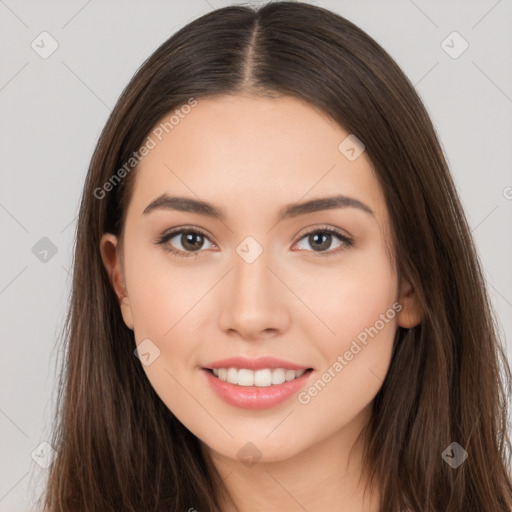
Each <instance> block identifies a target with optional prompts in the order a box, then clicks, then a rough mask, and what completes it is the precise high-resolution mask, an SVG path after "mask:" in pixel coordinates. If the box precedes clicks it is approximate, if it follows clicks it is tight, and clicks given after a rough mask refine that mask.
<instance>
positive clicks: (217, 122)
mask: <svg viewBox="0 0 512 512" xmlns="http://www.w3.org/2000/svg"><path fill="white" fill-rule="evenodd" d="M177 110H178V113H177V114H179V115H175V116H173V119H172V122H169V120H170V118H171V115H172V113H169V114H167V115H166V116H164V118H162V120H161V121H159V123H157V125H155V127H154V129H153V130H152V131H151V133H150V134H149V136H150V137H151V138H152V139H153V141H154V143H155V144H154V147H153V148H152V149H151V150H150V151H149V152H148V154H147V155H146V156H145V157H144V158H143V159H142V161H141V162H140V164H139V165H138V167H137V170H136V173H135V176H134V178H135V183H134V189H133V196H132V204H133V208H135V209H136V210H137V211H138V212H140V213H141V212H142V211H143V210H144V208H145V207H146V206H147V204H148V203H149V202H151V201H152V200H154V199H155V198H156V197H157V196H159V195H161V194H162V193H164V192H167V193H171V192H173V193H180V194H186V195H189V196H197V197H200V198H201V199H205V200H211V202H215V203H220V204H227V205H229V204H230V203H231V204H235V203H236V201H234V199H235V198H238V201H239V202H241V204H242V205H243V206H245V207H248V206H249V205H250V204H252V205H256V206H257V205H258V204H259V205H261V206H263V205H265V207H272V204H273V203H276V207H277V208H279V207H281V206H282V204H284V203H288V202H291V201H299V200H301V199H302V198H304V199H308V198H313V197H320V196H322V197H324V196H325V195H329V194H331V195H332V194H334V193H341V194H345V195H348V196H351V197H355V198H356V199H359V200H361V201H364V202H365V203H366V204H368V203H371V205H372V206H371V207H372V209H373V210H374V211H376V212H378V211H379V209H381V208H382V196H381V193H380V188H379V186H378V183H377V180H376V178H375V175H374V172H373V169H372V166H371V162H370V161H369V159H368V158H367V156H366V154H365V152H362V154H361V155H360V156H359V157H357V158H356V159H355V160H354V159H352V160H351V159H349V158H347V156H346V155H345V153H344V152H343V150H340V144H342V149H343V148H344V147H345V146H343V144H344V141H345V140H347V137H349V135H350V134H349V133H348V132H347V131H346V130H344V129H343V128H342V127H340V126H339V125H338V124H337V123H336V122H334V121H333V120H332V119H331V118H330V117H329V116H328V115H327V114H325V113H323V112H322V111H320V110H319V109H317V108H315V107H314V106H311V105H309V104H308V103H306V102H304V101H302V100H300V99H297V98H292V97H286V96H282V97H278V98H261V97H254V96H221V97H214V98H206V99H201V98H199V99H198V100H197V104H196V105H195V106H194V107H191V108H190V109H186V110H185V109H184V110H183V111H179V109H177ZM175 112H176V110H175ZM185 112H186V113H185ZM348 140H351V139H348ZM356 149H357V148H356ZM131 208H132V206H130V209H131Z"/></svg>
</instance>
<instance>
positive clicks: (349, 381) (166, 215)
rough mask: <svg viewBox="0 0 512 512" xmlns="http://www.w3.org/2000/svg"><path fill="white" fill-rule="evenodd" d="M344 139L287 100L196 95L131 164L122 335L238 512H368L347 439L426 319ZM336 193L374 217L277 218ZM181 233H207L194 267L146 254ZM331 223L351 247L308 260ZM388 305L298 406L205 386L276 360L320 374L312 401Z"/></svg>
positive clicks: (115, 260)
mask: <svg viewBox="0 0 512 512" xmlns="http://www.w3.org/2000/svg"><path fill="white" fill-rule="evenodd" d="M348 135H349V134H348V132H346V131H345V130H344V129H343V128H341V127H340V126H338V125H337V124H336V123H335V122H334V121H333V120H331V119H330V118H329V117H328V116H326V115H325V114H323V113H321V112H319V111H318V110H317V109H315V108H313V107H311V106H310V105H308V104H307V103H305V102H303V101H301V100H299V99H295V98H291V97H283V96H281V97H279V98H274V99H271V98H265V99H262V98H261V97H259V98H256V97H252V96H245V95H244V96H232V97H227V96H223V97H216V98H210V99H199V100H198V104H197V106H195V107H194V108H193V109H192V110H191V112H190V113H189V114H188V115H187V116H186V117H185V118H184V119H182V120H181V121H180V123H179V124H178V125H177V126H175V127H174V129H173V130H172V131H170V132H169V134H168V135H166V136H165V137H164V138H163V139H162V141H161V142H159V143H158V145H157V146H156V147H155V148H154V149H152V150H151V151H150V152H149V154H148V155H147V156H146V157H145V158H144V159H143V161H142V162H141V163H140V164H139V166H138V168H137V170H136V176H135V177H136V181H135V186H134V190H133V196H132V198H131V201H130V203H129V205H128V211H127V217H126V223H125V226H124V239H123V246H122V247H120V244H119V241H118V240H117V239H116V237H115V236H114V235H112V234H105V235H104V236H103V238H102V241H101V254H102V258H103V262H104V264H105V267H106V269H107V271H108V273H109V276H110V279H111V283H112V286H113V288H114V290H115V292H116V294H117V296H118V297H119V302H120V307H121V310H122V314H123V318H124V321H125V323H126V325H127V326H128V327H129V328H130V329H133V331H134V337H135V341H136V343H137V344H139V343H140V342H142V341H143V340H145V339H147V338H149V339H150V340H151V341H152V342H153V343H154V344H155V345H156V346H157V347H158V348H159V350H160V356H159V357H157V358H156V359H155V360H154V362H152V364H150V365H149V366H144V370H145V372H146V374H147V377H148V379H149V381H150V382H151V384H152V386H153V387H154V389H155V391H156V393H157V394H158V395H159V396H160V398H161V399H162V401H163V402H164V403H165V404H166V405H167V407H168V408H169V409H170V410H171V411H172V412H173V413H174V414H175V415H176V417H177V418H178V419H179V420H180V421H181V422H182V423H183V424H184V425H185V426H186V427H187V428H188V429H189V430H190V431H191V432H193V433H194V434H195V435H196V436H197V437H198V438H199V439H200V440H201V441H202V443H204V447H205V448H206V449H207V450H208V451H209V452H210V453H211V455H212V457H213V460H214V463H215V465H216V467H217V468H218V470H219V472H220V474H221V476H223V477H224V478H225V480H224V482H225V484H226V486H227V488H228V490H229V491H230V492H231V494H232V495H233V497H234V499H235V502H236V504H237V508H238V510H239V511H240V512H247V511H251V510H268V511H274V510H275V511H279V512H286V511H296V510H298V509H300V507H303V508H305V509H306V510H308V512H317V511H320V510H322V511H324V510H327V509H329V508H332V504H333V503H336V504H337V506H336V508H337V509H339V510H347V511H352V512H358V511H361V512H362V511H363V510H364V511H366V512H368V511H370V512H371V511H376V510H377V497H378V495H379V489H373V491H374V492H375V493H376V494H375V499H373V500H370V499H369V496H367V497H366V501H365V500H363V494H362V487H363V482H362V481H360V477H361V471H362V465H361V447H360V445H354V441H355V439H356V437H357V436H358V434H359V433H360V432H361V429H362V428H363V427H364V426H365V425H366V423H367V422H368V419H369V417H370V410H371V405H372V401H373V399H374V397H375V395H376V394H377V392H378V391H379V389H380V387H381V385H382V382H383V379H384V377H385V375H386V372H387V370H388V367H389V364H390V360H391V353H392V347H393V340H394V336H395V333H396V329H397V327H398V326H399V325H400V326H402V327H406V328H409V327H412V326H414V325H416V324H417V323H419V321H420V320H421V312H420V310H419V306H418V303H417V300H416V296H415V293H414V290H413V289H412V288H411V286H410V284H409V283H407V282H406V281H402V282H399V281H398V277H397V275H396V273H395V272H394V270H393V266H392V265H391V264H390V260H389V258H390V255H389V254H388V252H387V251H386V243H387V244H388V246H389V247H391V249H392V248H393V247H392V244H391V238H390V219H389V216H388V211H387V208H386V205H385V202H384V197H383V195H382V191H381V189H380V185H379V183H378V181H377V179H376V177H375V175H374V172H373V169H372V166H371V162H370V160H369V159H368V157H367V156H366V153H365V152H363V153H362V154H361V156H359V157H358V158H357V159H356V160H354V161H349V160H348V159H347V158H346V157H345V155H344V154H342V153H341V152H340V151H339V149H338V146H339V144H340V142H341V141H343V140H344V139H345V138H346V137H347V136H348ZM164 192H167V193H168V194H170V195H182V196H186V197H191V198H194V199H198V198H200V199H202V200H206V201H208V202H211V203H213V204H215V205H217V206H218V207H219V208H221V209H222V210H223V211H224V212H225V214H226V220H225V221H224V222H222V221H220V220H216V219H212V218H209V217H206V216H204V215H199V214H197V213H188V212H181V211H174V210H168V209H167V210H166V209H158V210H153V211H152V212H151V213H149V214H145V215H144V214H143V211H144V209H145V208H146V206H147V205H148V204H149V203H150V202H151V201H153V200H154V199H155V198H157V197H159V196H160V195H161V194H162V193H164ZM335 194H343V195H346V196H350V197H353V198H355V199H358V200H359V201H361V202H363V203H365V204H366V205H367V206H368V207H369V208H371V210H372V211H373V212H374V215H369V214H368V213H365V212H364V211H362V210H360V209H357V208H352V207H348V208H336V209H330V210H323V211H318V212H313V213H308V214H305V215H302V216H299V217H296V218H291V219H286V220H282V221H280V222H278V221H277V214H278V211H279V210H280V209H281V208H282V207H284V206H285V205H287V204H289V203H293V202H298V201H305V200H309V199H314V198H319V197H325V196H332V195H335ZM181 226H186V227H187V228H192V227H196V228H199V229H202V230H203V231H204V232H205V233H206V236H207V237H206V238H204V239H203V240H204V241H203V244H202V245H201V241H199V242H198V246H199V247H200V249H199V251H196V252H193V251H191V250H190V246H188V249H189V252H188V254H192V255H194V254H196V255H197V258H196V257H194V256H192V257H184V258H179V257H176V256H174V255H173V254H171V253H169V252H166V251H165V250H164V247H163V246H162V245H158V244H156V243H155V240H156V239H157V238H158V237H159V235H161V234H162V233H164V232H165V231H166V230H167V231H168V230H169V229H170V228H178V227H181ZM329 227H333V228H338V229H340V230H342V232H343V233H344V234H345V235H347V236H349V237H350V238H353V240H354V241H355V246H354V247H346V246H343V244H342V242H340V241H339V240H338V239H337V238H336V236H333V238H332V241H331V243H330V245H329V243H327V244H326V245H324V248H323V249H321V251H323V252H319V251H318V249H317V250H316V251H315V246H314V245H312V244H314V243H315V240H311V238H309V239H308V236H305V235H306V233H309V232H311V231H313V230H314V229H321V228H324V229H325V228H329ZM247 236H252V237H253V238H254V239H255V240H256V241H257V242H258V243H259V245H260V246H261V247H262V248H263V253H262V254H261V255H260V256H259V257H258V258H257V259H256V260H255V261H254V262H253V263H247V262H246V261H245V260H244V259H243V258H241V257H240V256H239V255H238V254H237V252H236V248H237V246H238V245H239V244H240V242H242V241H243V240H244V239H245V238H246V237H247ZM182 244H183V245H182ZM167 246H174V248H175V249H177V250H180V249H181V250H185V246H186V239H184V238H183V237H181V236H174V238H172V242H171V241H168V242H167ZM340 249H341V250H340ZM327 253H329V254H328V255H326V254H327ZM228 271H229V272H228ZM394 303H399V304H401V306H402V309H401V311H400V312H399V313H398V314H396V315H395V316H394V317H393V318H392V319H391V320H389V321H388V322H387V323H385V326H384V328H382V329H381V330H380V331H379V332H378V334H377V335H375V336H374V337H373V338H369V340H368V343H367V345H366V346H364V348H363V349H362V350H361V351H360V352H359V353H357V355H355V356H354V357H353V359H352V360H350V361H349V362H348V363H347V365H346V366H344V368H343V370H342V371H341V372H339V373H338V374H337V375H336V377H335V378H333V379H332V380H331V382H329V383H328V384H327V385H326V386H325V387H324V388H323V389H322V390H321V392H319V393H318V394H317V395H316V396H315V397H313V398H312V399H311V401H310V402H309V403H307V404H301V403H299V401H298V400H297V396H292V397H291V398H290V399H288V400H286V401H285V402H283V403H281V404H279V405H277V406H275V407H272V408H269V409H266V410H259V411H250V410H244V409H239V408H236V407H233V406H231V405H229V404H227V403H225V402H224V401H223V400H222V399H221V398H219V397H218V396H217V394H215V393H214V391H213V390H211V389H210V388H209V386H207V383H206V379H205V376H204V374H203V370H201V367H203V366H206V365H207V363H209V362H212V361H215V360H218V359H223V358H225V357H230V356H234V355H247V356H252V357H256V356H261V355H271V356H274V357H278V358H282V359H285V360H288V361H292V362H295V363H298V364H303V365H305V366H308V367H312V368H314V369H315V371H314V372H313V374H312V375H310V377H309V380H308V383H307V384H306V385H305V388H303V389H308V388H309V387H310V386H311V385H312V384H313V383H314V382H315V381H316V380H317V379H318V378H319V377H321V375H322V374H323V373H324V372H326V371H327V369H328V368H329V367H332V365H333V363H334V362H335V361H336V360H337V357H338V356H339V355H343V354H344V353H345V352H346V351H347V350H348V349H349V348H350V346H351V343H352V342H353V340H354V339H356V337H357V336H358V334H360V333H361V332H362V331H364V329H365V328H368V327H370V326H374V325H375V322H376V321H377V320H378V319H379V318H380V317H379V315H381V314H384V313H385V312H386V311H387V310H389V309H390V308H391V307H392V305H393V304H394ZM248 442H251V443H253V444H254V445H255V446H256V447H257V449H258V450H259V452H260V453H261V459H260V460H259V461H258V462H257V463H256V464H255V465H253V466H252V467H248V466H246V465H245V464H243V463H242V461H241V460H239V458H238V456H237V452H238V451H239V450H240V449H241V448H242V447H243V446H244V445H245V444H246V443H248ZM351 448H353V450H352V452H351V453H350V451H351ZM349 455H350V457H349ZM299 505H300V506H299ZM338 505H339V507H343V508H338ZM224 510H226V511H227V510H231V508H229V507H228V505H227V504H226V505H225V508H224Z"/></svg>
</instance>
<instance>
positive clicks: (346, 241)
mask: <svg viewBox="0 0 512 512" xmlns="http://www.w3.org/2000/svg"><path fill="white" fill-rule="evenodd" d="M183 233H193V234H195V235H201V236H203V237H205V238H207V239H208V240H209V241H210V242H211V240H210V239H209V237H208V235H207V234H206V233H204V232H203V231H201V230H199V229H197V228H186V227H182V228H179V229H176V230H172V231H169V232H167V233H164V234H163V235H161V236H160V237H159V238H158V239H157V240H156V241H155V243H156V244H157V245H162V246H163V249H164V250H165V251H166V252H169V253H171V254H173V255H174V256H177V257H178V258H196V257H197V256H198V255H199V253H200V252H202V251H201V249H199V250H197V251H182V250H178V249H173V248H172V247H170V246H169V245H166V244H167V242H168V241H169V240H171V239H172V238H174V237H175V236H176V235H179V234H183ZM315 233H324V234H325V233H327V234H330V235H335V236H336V237H337V238H338V239H339V240H340V241H341V242H342V246H341V247H338V248H337V249H335V250H329V251H308V252H313V253H315V255H316V256H320V257H324V256H330V255H332V254H338V253H339V252H341V251H344V250H347V249H350V248H351V247H353V246H354V245H355V242H354V240H353V239H352V238H349V237H348V236H346V235H344V234H343V233H342V232H341V231H339V230H337V229H335V228H316V229H313V230H311V231H308V232H307V233H304V234H303V235H302V236H301V237H300V238H299V240H298V241H300V240H302V239H303V238H306V237H308V236H310V235H313V234H315ZM302 250H303V249H302Z"/></svg>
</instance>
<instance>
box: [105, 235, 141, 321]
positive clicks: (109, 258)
mask: <svg viewBox="0 0 512 512" xmlns="http://www.w3.org/2000/svg"><path fill="white" fill-rule="evenodd" d="M100 252H101V259H102V260H103V265H104V266H105V269H106V271H107V274H108V276H109V280H110V284H111V286H112V288H113V290H114V292H115V294H116V295H117V300H118V303H119V305H120V306H121V314H122V315H123V320H124V323H125V324H126V326H127V327H128V328H129V329H132V330H133V325H134V324H133V316H132V311H131V305H130V299H129V297H128V292H127V290H126V284H125V281H124V272H123V266H122V262H121V255H120V252H119V244H118V239H117V237H116V236H115V235H113V234H111V233H105V234H104V235H103V236H102V237H101V241H100Z"/></svg>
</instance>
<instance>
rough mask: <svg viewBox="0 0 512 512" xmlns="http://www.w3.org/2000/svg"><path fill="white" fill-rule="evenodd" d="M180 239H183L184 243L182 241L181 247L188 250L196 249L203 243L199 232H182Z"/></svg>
mask: <svg viewBox="0 0 512 512" xmlns="http://www.w3.org/2000/svg"><path fill="white" fill-rule="evenodd" d="M182 240H185V242H184V243H183V242H182V245H183V247H184V248H185V249H186V250H189V251H197V250H199V249H200V248H201V246H202V245H203V235H201V234H200V233H187V234H183V235H182ZM194 240H195V242H194Z"/></svg>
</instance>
